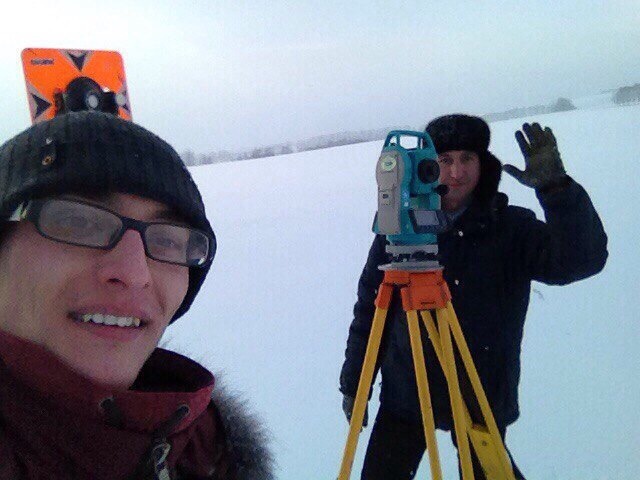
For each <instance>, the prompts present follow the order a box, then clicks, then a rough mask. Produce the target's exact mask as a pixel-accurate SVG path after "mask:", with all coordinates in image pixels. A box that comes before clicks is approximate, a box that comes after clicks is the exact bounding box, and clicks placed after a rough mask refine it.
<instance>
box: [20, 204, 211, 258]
mask: <svg viewBox="0 0 640 480" xmlns="http://www.w3.org/2000/svg"><path fill="white" fill-rule="evenodd" d="M49 202H68V203H77V204H81V205H86V206H88V207H91V208H95V209H97V210H101V211H104V212H107V213H109V214H111V215H113V216H114V217H116V218H118V219H119V220H120V223H121V227H120V230H119V231H118V232H117V234H115V235H114V236H113V238H112V240H111V241H110V242H109V243H108V244H107V245H87V244H86V243H80V242H73V241H69V240H63V239H60V238H57V237H52V236H51V235H48V234H47V233H46V232H44V231H43V230H42V228H41V226H40V214H41V212H42V210H43V209H44V207H45V206H46V205H47V203H49ZM22 220H28V221H30V222H31V223H33V225H34V226H35V227H36V230H37V231H38V233H39V234H40V235H41V236H42V237H44V238H46V239H48V240H52V241H54V242H59V243H64V244H66V245H74V246H78V247H87V248H95V249H97V250H111V249H112V248H114V247H115V246H116V245H117V244H118V242H120V240H121V239H122V237H123V236H124V234H125V232H126V231H127V230H135V231H136V232H138V233H139V234H140V238H141V239H142V244H143V246H144V252H145V255H146V256H147V257H148V258H151V259H152V260H156V261H158V262H163V263H169V264H172V265H181V266H185V267H195V268H200V267H204V266H206V265H207V264H208V263H211V261H213V257H214V256H215V253H216V249H217V244H216V238H215V236H212V235H209V234H208V233H206V232H203V231H202V230H200V229H197V228H193V227H190V226H187V225H184V224H178V223H172V222H144V221H142V220H136V219H135V218H131V217H126V216H124V215H120V214H119V213H117V212H114V211H113V210H110V209H108V208H105V207H103V206H101V205H96V204H94V203H91V202H87V201H83V200H76V199H68V198H43V199H34V200H30V201H28V202H26V203H24V204H22V205H21V206H20V207H18V209H16V211H15V212H14V213H13V215H11V217H9V219H8V221H11V222H19V221H22ZM153 225H169V226H173V227H180V228H186V229H188V230H192V231H194V232H197V233H199V234H201V235H203V236H204V237H206V238H207V240H208V247H209V249H208V252H207V256H206V258H204V259H202V260H200V261H199V262H198V261H193V262H174V261H171V260H166V259H162V258H157V257H155V256H154V255H153V254H152V253H151V252H150V250H149V248H148V245H147V238H146V230H147V229H148V228H149V227H150V226H153Z"/></svg>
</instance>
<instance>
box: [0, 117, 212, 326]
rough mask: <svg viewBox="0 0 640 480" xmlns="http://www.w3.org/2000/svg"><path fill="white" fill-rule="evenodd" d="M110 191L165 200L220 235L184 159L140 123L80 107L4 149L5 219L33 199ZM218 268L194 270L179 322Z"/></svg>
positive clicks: (1, 206)
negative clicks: (214, 228) (81, 110)
mask: <svg viewBox="0 0 640 480" xmlns="http://www.w3.org/2000/svg"><path fill="white" fill-rule="evenodd" d="M109 192H121V193H129V194H133V195H138V196H141V197H146V198H149V199H151V200H156V201H158V202H161V203H163V204H165V205H167V206H168V207H170V208H172V209H173V210H175V211H176V212H177V213H178V214H179V215H181V216H182V217H184V219H185V220H187V221H188V222H189V224H190V225H191V226H193V227H195V228H198V229H200V230H203V231H204V232H206V233H208V234H209V235H211V237H213V238H214V239H215V236H214V234H213V230H212V228H211V225H210V224H209V221H208V220H207V217H206V214H205V209H204V204H203V203H202V197H201V196H200V192H199V191H198V187H197V186H196V184H195V182H194V181H193V179H192V178H191V175H190V173H189V171H188V170H187V168H186V167H185V165H184V163H183V162H182V160H181V158H180V156H179V155H178V154H177V153H176V151H175V150H174V149H173V148H172V147H171V146H170V145H169V144H168V143H166V142H165V141H164V140H162V139H161V138H159V137H158V136H156V135H154V134H153V133H151V132H149V131H148V130H146V129H144V128H142V127H141V126H139V125H136V124H134V123H133V122H130V121H127V120H123V119H121V118H120V117H117V116H115V115H111V114H108V113H102V112H87V111H83V112H72V113H67V114H64V115H60V116H58V117H54V118H53V119H52V120H48V121H45V122H40V123H37V124H35V125H33V126H32V127H30V128H28V129H27V130H25V131H24V132H22V133H20V134H18V135H16V136H15V137H13V138H12V139H11V140H9V141H7V142H6V143H5V144H4V145H2V146H1V147H0V219H7V218H8V217H9V216H10V215H11V214H12V213H13V211H14V210H15V209H16V208H17V207H18V206H19V205H20V204H21V203H23V202H25V201H27V200H29V199H32V198H38V197H46V196H51V195H61V194H64V193H88V194H97V195H101V194H106V193H109ZM1 228H2V224H0V229H1ZM212 257H213V256H212ZM210 260H212V258H211V259H210ZM210 266H211V261H209V262H208V263H207V264H205V265H203V266H202V267H200V268H190V269H189V289H188V290H187V294H186V296H185V298H184V300H183V302H182V304H181V305H180V308H179V309H178V311H177V312H176V314H175V315H174V317H173V319H172V321H174V320H176V319H177V318H179V317H180V316H182V315H183V314H184V313H185V312H186V311H187V310H188V309H189V307H190V306H191V303H192V302H193V299H194V298H195V296H196V294H197V293H198V290H200V287H201V285H202V282H203V281H204V279H205V277H206V275H207V273H208V271H209V268H210Z"/></svg>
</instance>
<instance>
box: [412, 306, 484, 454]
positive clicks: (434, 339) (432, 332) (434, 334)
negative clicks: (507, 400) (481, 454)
mask: <svg viewBox="0 0 640 480" xmlns="http://www.w3.org/2000/svg"><path fill="white" fill-rule="evenodd" d="M420 313H421V315H422V321H423V322H424V325H425V327H426V328H427V331H428V332H429V338H430V339H431V343H433V349H434V350H435V352H436V356H437V357H438V362H440V365H441V366H442V371H443V372H444V374H445V376H446V375H448V374H449V372H448V369H447V368H446V366H445V363H444V358H443V353H442V342H441V341H440V335H439V334H438V330H437V329H436V324H435V321H434V320H433V317H432V316H431V313H430V312H429V311H423V312H420ZM447 381H449V380H448V377H447ZM463 407H464V408H463V409H464V418H465V426H466V427H467V428H470V430H469V431H468V433H469V435H470V436H471V433H472V430H473V421H472V419H471V415H470V414H469V410H468V409H467V406H466V404H465V403H464V400H463ZM472 443H473V446H474V447H475V445H476V444H475V442H473V438H472Z"/></svg>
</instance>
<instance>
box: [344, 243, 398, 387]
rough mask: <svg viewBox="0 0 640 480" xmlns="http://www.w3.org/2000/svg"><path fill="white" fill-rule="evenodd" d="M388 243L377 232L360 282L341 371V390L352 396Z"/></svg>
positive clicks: (361, 362) (362, 358)
mask: <svg viewBox="0 0 640 480" xmlns="http://www.w3.org/2000/svg"><path fill="white" fill-rule="evenodd" d="M385 244H386V240H385V237H384V236H383V235H376V237H375V238H374V240H373V244H372V245H371V249H370V250H369V256H368V258H367V263H366V264H365V266H364V269H363V270H362V275H360V281H359V282H358V299H357V301H356V304H355V306H354V307H353V321H352V322H351V327H350V328H349V337H348V339H347V349H346V351H345V361H344V364H343V365H342V371H341V373H340V391H341V392H342V393H344V394H345V395H350V396H352V397H355V395H356V391H357V389H358V381H359V380H360V372H361V370H362V364H363V362H364V354H365V351H366V349H367V342H368V341H369V334H370V332H371V325H372V323H373V314H374V313H375V309H376V307H375V305H374V301H375V299H376V295H377V294H378V287H379V286H380V283H381V282H382V279H383V277H384V273H383V272H382V271H381V270H379V269H378V266H380V265H382V264H384V263H386V262H387V254H386V252H385ZM381 353H382V349H381ZM379 358H380V355H379Z"/></svg>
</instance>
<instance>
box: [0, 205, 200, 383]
mask: <svg viewBox="0 0 640 480" xmlns="http://www.w3.org/2000/svg"><path fill="white" fill-rule="evenodd" d="M65 198H76V199H79V200H85V201H90V202H91V203H94V204H96V205H99V206H104V207H105V208H108V209H110V210H112V211H115V212H117V213H119V214H121V215H124V216H127V217H131V218H135V219H137V220H143V221H167V220H166V219H167V214H168V213H170V212H167V208H166V207H165V206H164V205H163V204H161V203H159V202H156V201H153V200H149V199H145V198H142V197H138V196H134V195H129V194H121V193H113V194H110V195H109V196H107V197H105V198H103V199H99V200H94V199H87V198H85V197H82V196H65ZM188 286H189V270H188V268H187V267H185V266H180V265H173V264H168V263H163V262H158V261H156V260H152V259H150V258H148V257H146V255H145V250H144V245H143V242H142V238H141V236H140V234H139V233H138V232H137V231H134V230H127V231H126V232H125V233H124V235H123V237H122V238H121V240H120V241H119V242H118V244H117V245H116V246H115V247H114V248H113V249H111V250H97V249H93V248H87V247H79V246H74V245H68V244H64V243H59V242H56V241H52V240H48V239H46V238H44V237H43V236H41V235H40V234H39V233H38V231H37V230H36V227H35V225H33V224H32V223H31V222H27V221H23V222H19V223H18V224H16V225H12V226H11V227H10V231H9V232H8V233H7V235H6V237H5V238H4V239H3V242H2V244H0V329H2V330H4V331H6V332H9V333H11V334H14V335H16V336H19V337H21V338H24V339H27V340H30V341H32V342H34V343H37V344H39V345H42V346H43V347H45V348H46V349H48V350H49V351H50V352H52V353H53V354H55V355H56V356H57V357H58V358H60V359H61V360H62V361H63V362H64V363H66V364H67V365H68V366H70V367H71V368H72V369H74V370H75V371H77V372H78V373H80V374H82V375H83V376H85V377H87V378H89V379H92V380H93V381H96V382H98V383H102V384H106V385H110V386H113V387H117V388H128V387H129V386H130V385H131V384H132V383H133V381H134V380H135V378H136V376H137V375H138V372H139V371H140V368H141V367H142V365H143V363H144V362H145V361H146V360H147V358H148V357H149V355H150V354H151V352H152V351H153V349H154V348H155V347H156V345H157V344H158V341H159V340H160V337H161V336H162V334H163V332H164V330H165V328H166V327H167V325H168V324H169V322H170V320H171V318H172V317H173V315H174V313H175V312H176V311H177V309H178V308H179V306H180V304H181V303H182V300H183V299H184V297H185V294H186V292H187V288H188ZM114 323H115V324H114ZM107 324H112V325H107Z"/></svg>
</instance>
